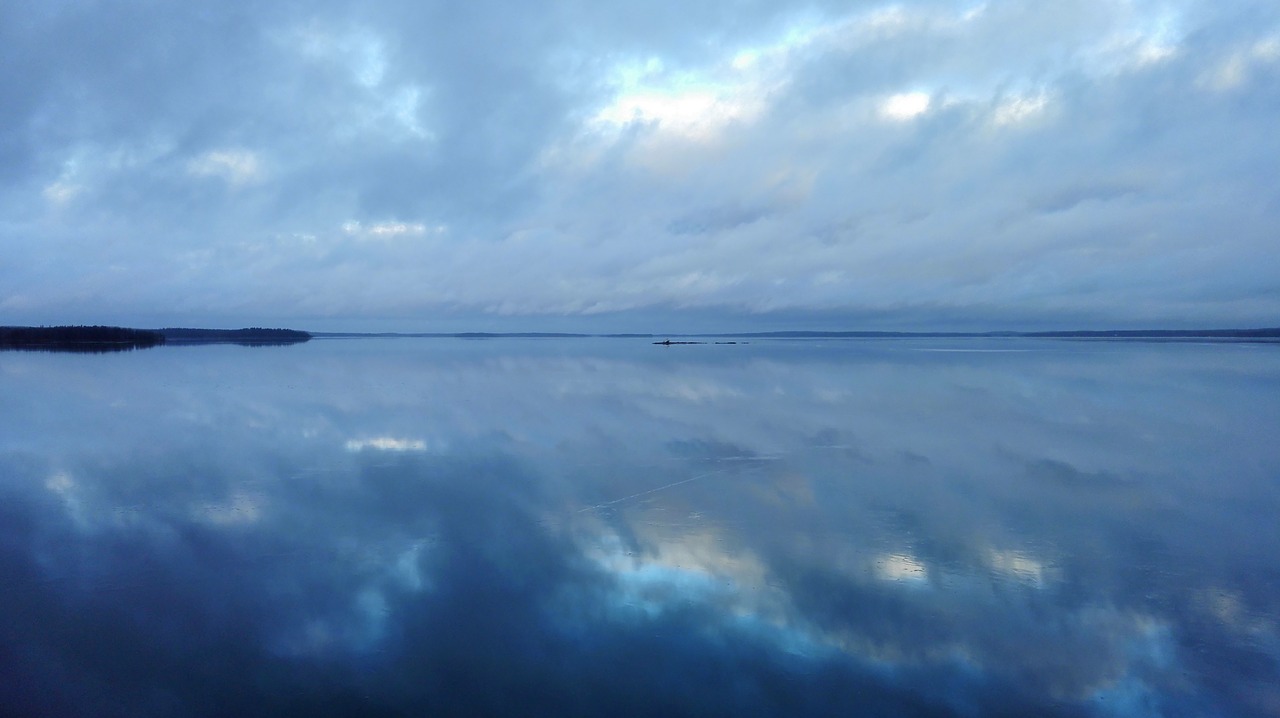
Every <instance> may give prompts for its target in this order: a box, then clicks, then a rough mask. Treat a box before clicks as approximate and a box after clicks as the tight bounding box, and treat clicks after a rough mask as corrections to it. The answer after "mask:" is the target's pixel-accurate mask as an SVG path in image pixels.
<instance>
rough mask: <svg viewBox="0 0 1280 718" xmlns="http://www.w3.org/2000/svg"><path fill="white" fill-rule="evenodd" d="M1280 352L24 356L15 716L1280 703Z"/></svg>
mask: <svg viewBox="0 0 1280 718" xmlns="http://www.w3.org/2000/svg"><path fill="white" fill-rule="evenodd" d="M1278 437H1280V347H1277V346H1266V345H1251V344H1209V345H1197V344H1181V343H1178V344H1158V343H1108V342H1071V341H1036V340H1026V339H1023V340H1004V341H989V340H951V341H948V340H925V339H915V340H891V341H887V340H870V341H868V340H860V341H841V340H825V341H821V340H807V341H764V342H761V341H757V342H753V343H751V344H749V345H738V346H715V345H704V346H685V347H655V346H652V345H651V344H649V342H648V341H647V340H623V339H611V340H605V339H562V340H528V339H525V340H516V339H507V340H483V341H467V340H452V339H434V340H429V339H360V340H315V341H312V342H310V343H308V344H304V345H298V346H291V347H279V348H244V347H235V346H203V347H165V348H158V349H152V350H147V351H138V352H130V353H124V354H113V355H88V356H86V355H62V354H30V353H14V352H6V353H0V615H3V621H2V622H0V676H3V678H0V714H4V715H101V716H110V715H118V716H143V715H173V716H186V715H273V716H280V715H407V716H418V715H699V716H709V715H732V716H742V715H756V714H760V715H779V716H797V715H842V716H860V715H868V716H881V715H896V716H952V715H954V716H988V715H1011V716H1012V715H1016V716H1030V715H1038V716H1052V715H1062V716H1268V715H1270V716H1274V715H1280V438H1278Z"/></svg>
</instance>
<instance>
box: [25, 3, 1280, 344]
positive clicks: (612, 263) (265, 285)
mask: <svg viewBox="0 0 1280 718" xmlns="http://www.w3.org/2000/svg"><path fill="white" fill-rule="evenodd" d="M0 68H3V69H0V324H22V323H80V322H92V323H121V324H131V325H141V326H154V325H169V324H197V325H210V326H225V325H230V326H235V325H243V324H262V323H271V324H286V325H291V326H298V327H300V328H307V329H339V328H349V329H359V328H363V327H368V328H376V329H401V330H445V329H458V330H461V329H468V328H476V329H495V328H496V329H506V330H518V329H531V330H534V329H571V328H575V327H580V328H584V329H590V330H610V329H618V330H641V331H663V330H673V329H702V328H707V329H712V328H717V327H720V326H724V327H726V328H735V329H737V328H743V329H748V328H760V329H774V328H782V327H784V326H786V327H791V328H850V329H856V328H907V329H918V328H959V327H972V328H982V327H993V328H1003V327H1007V326H1024V327H1027V328H1035V327H1056V326H1081V327H1105V326H1154V325H1163V326H1188V325H1204V326H1210V325H1216V326H1260V325H1262V326H1275V325H1277V324H1280V318H1278V317H1280V251H1278V241H1277V240H1278V239H1280V229H1277V228H1280V169H1278V168H1280V121H1278V120H1280V4H1278V3H1275V2H1274V1H1273V0H1219V1H1216V2H1214V1H1210V0H1127V1H1125V0H1056V1H1055V2H1051V3H1046V2H1031V1H1026V2H1018V1H1015V0H991V1H989V2H970V1H961V2H956V1H953V0H947V1H941V0H939V1H931V0H908V1H907V2H900V3H894V4H886V3H882V2H858V1H853V0H846V1H845V2H822V1H817V0H815V1H812V2H798V1H797V2H793V1H791V0H767V1H765V0H732V1H731V0H699V2H693V3H690V2H687V1H682V2H673V1H668V0H650V1H649V2H644V3H604V2H587V1H584V0H558V1H555V2H544V3H528V2H515V1H513V0H472V1H469V2H465V3H463V2H421V1H419V0H386V1H383V2H349V1H347V0H329V1H326V0H321V1H317V2H307V3H255V2H241V1H239V0H226V1H224V2H218V3H162V2H144V1H129V0H122V1H119V2H88V1H84V2H81V1H76V0H70V1H63V0H46V1H44V2H9V3H3V4H0Z"/></svg>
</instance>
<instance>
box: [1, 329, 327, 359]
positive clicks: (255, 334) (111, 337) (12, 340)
mask: <svg viewBox="0 0 1280 718" xmlns="http://www.w3.org/2000/svg"><path fill="white" fill-rule="evenodd" d="M310 339H311V334H310V333H308V332H304V331H299V330H297V329H264V328H261V327H249V328H245V329H190V328H177V327H167V328H164V329H132V328H128V327H111V326H101V325H94V326H79V325H77V326H72V325H63V326H45V327H7V326H6V327H0V349H19V350H30V351H51V352H88V353H102V352H118V351H131V350H134V349H148V348H151V347H156V346H162V345H184V344H239V345H242V346H276V345H284V344H297V343H300V342H305V341H308V340H310Z"/></svg>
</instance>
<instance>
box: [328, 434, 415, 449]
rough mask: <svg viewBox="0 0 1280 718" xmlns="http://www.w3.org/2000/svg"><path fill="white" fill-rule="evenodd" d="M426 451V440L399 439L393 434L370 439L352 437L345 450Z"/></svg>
mask: <svg viewBox="0 0 1280 718" xmlns="http://www.w3.org/2000/svg"><path fill="white" fill-rule="evenodd" d="M368 449H372V450H374V451H426V450H427V442H425V441H423V440H422V439H401V438H397V437H394V436H378V437H374V438H372V439H352V440H350V441H348V442H347V451H365V450H368Z"/></svg>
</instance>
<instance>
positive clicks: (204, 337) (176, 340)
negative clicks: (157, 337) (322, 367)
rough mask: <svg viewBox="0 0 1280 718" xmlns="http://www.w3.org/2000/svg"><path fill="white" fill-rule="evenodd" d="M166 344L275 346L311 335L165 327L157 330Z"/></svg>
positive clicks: (252, 329) (288, 331)
mask: <svg viewBox="0 0 1280 718" xmlns="http://www.w3.org/2000/svg"><path fill="white" fill-rule="evenodd" d="M158 331H159V332H160V334H161V335H163V336H164V340H165V343H166V344H240V345H242V346H253V347H262V346H275V345H279V344H298V343H300V342H305V341H309V340H310V339H311V334H310V333H309V332H304V331H300V330H298V329H263V328H262V327H249V328H247V329H191V328H186V327H165V328H164V329H160V330H158Z"/></svg>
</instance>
